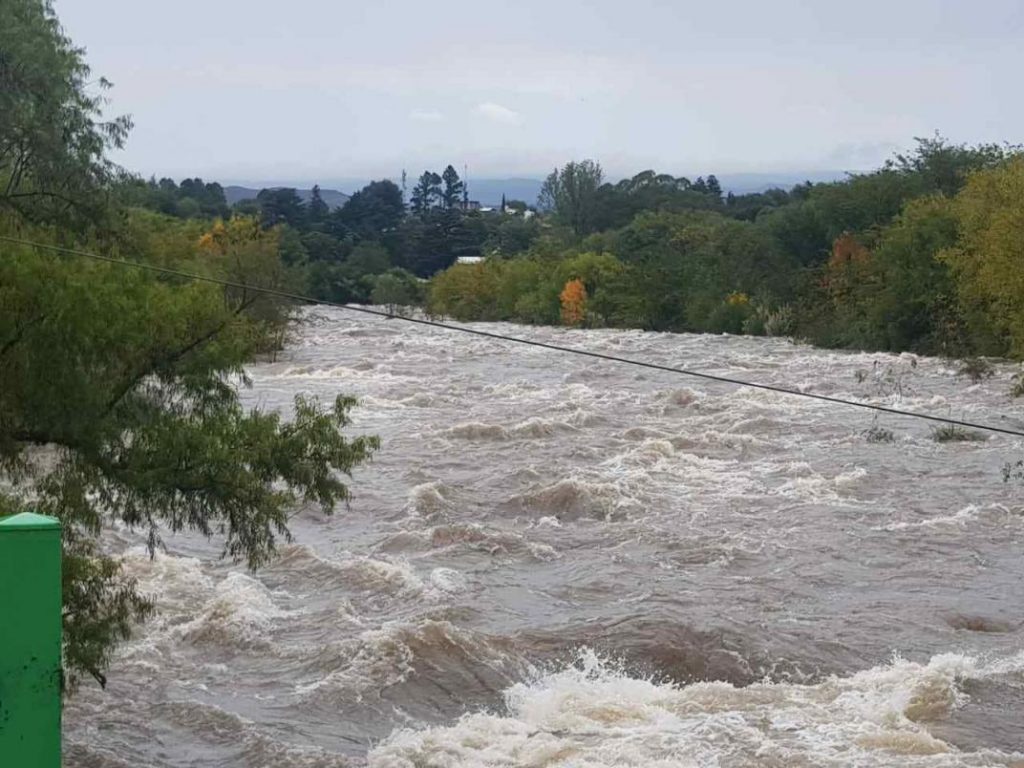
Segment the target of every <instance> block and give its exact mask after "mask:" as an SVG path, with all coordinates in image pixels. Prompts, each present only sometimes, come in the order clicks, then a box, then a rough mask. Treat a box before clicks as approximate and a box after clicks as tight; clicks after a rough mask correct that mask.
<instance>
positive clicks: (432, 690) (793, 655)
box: [65, 309, 1024, 768]
mask: <svg viewBox="0 0 1024 768" xmlns="http://www.w3.org/2000/svg"><path fill="white" fill-rule="evenodd" d="M304 320H305V321H304V324H303V325H301V326H300V327H299V328H298V329H297V331H296V335H295V338H294V339H293V340H292V342H291V343H290V345H289V347H288V349H287V350H286V352H285V353H284V354H283V355H281V356H280V358H279V359H278V360H277V361H276V362H273V363H262V364H258V365H253V366H251V368H250V369H249V374H250V376H251V379H252V387H251V389H248V390H246V391H245V394H244V398H245V400H246V402H247V403H248V404H249V405H253V406H256V405H258V406H260V407H263V408H280V409H282V410H285V411H287V410H288V409H289V408H290V404H291V403H292V401H293V398H294V396H295V395H296V394H299V393H311V394H315V395H319V396H320V397H321V398H324V399H333V398H334V397H335V396H336V395H337V394H339V393H350V394H353V395H355V396H357V397H359V399H360V406H359V408H358V409H357V410H356V411H355V412H354V424H353V426H352V431H353V433H372V434H377V435H380V437H381V439H382V442H383V446H382V449H381V451H380V452H379V454H378V455H377V457H376V458H375V460H374V461H373V462H372V463H371V464H369V465H367V466H365V467H362V468H360V469H358V470H357V471H356V474H355V477H354V479H353V490H354V494H355V498H354V499H353V501H352V503H351V506H350V508H349V509H339V510H338V511H337V514H336V515H334V516H333V517H325V516H323V515H322V514H320V513H319V512H318V511H317V510H315V509H299V510H296V514H295V517H294V519H293V521H292V523H293V524H292V530H293V533H294V534H295V540H294V542H293V543H291V544H287V545H284V546H282V547H281V551H280V557H279V559H278V560H277V561H276V562H274V563H273V564H272V565H270V566H268V567H266V568H264V569H262V570H261V571H259V572H257V573H255V574H254V573H250V572H248V571H246V570H245V568H244V567H239V566H233V565H231V564H230V563H227V562H224V561H221V560H219V559H218V557H219V554H220V550H219V547H218V546H217V544H216V542H207V541H205V540H203V539H201V538H197V537H191V536H176V537H169V538H168V539H167V544H168V552H167V553H166V554H159V555H158V556H157V557H156V558H155V559H152V560H151V559H150V558H149V557H148V556H147V554H146V553H145V550H144V548H143V546H142V541H143V539H142V537H141V536H137V535H135V534H133V533H131V532H129V531H123V530H118V531H111V532H110V540H111V542H112V546H113V547H115V548H118V549H119V550H121V551H123V552H124V554H125V557H126V562H127V568H128V569H129V571H130V572H131V573H132V574H133V575H134V576H136V577H137V578H138V579H139V581H140V583H141V585H142V587H143V589H144V591H146V592H148V593H150V594H152V595H153V596H154V597H155V599H156V603H157V606H158V610H159V614H158V615H157V616H156V617H155V618H154V619H153V620H152V621H151V622H150V623H148V624H147V625H146V626H145V627H144V628H143V629H142V630H141V631H140V632H139V633H138V635H137V637H135V638H134V639H133V640H132V641H131V642H129V643H127V644H126V645H125V646H124V647H123V648H122V650H121V651H120V652H119V655H118V658H117V661H116V663H115V664H114V666H113V668H112V669H111V671H110V675H109V678H110V683H109V686H108V688H107V690H106V691H100V690H99V689H97V688H96V687H95V686H90V685H85V686H83V689H82V691H81V692H80V693H79V695H78V696H76V697H75V698H74V699H73V700H72V701H71V703H70V704H69V706H68V707H67V709H66V712H65V740H66V749H65V751H66V754H67V758H66V762H67V764H68V765H71V766H86V767H88V768H101V767H102V768H145V767H147V766H150V767H152V768H170V767H172V766H173V767H174V768H184V767H185V766H216V767H224V768H227V767H228V766H231V767H238V768H249V767H250V766H259V767H262V766H268V767H274V768H276V767H277V766H282V767H284V768H291V767H297V766H309V767H315V768H335V767H336V766H365V765H369V766H372V767H373V768H414V767H415V768H428V767H429V768H441V767H442V766H443V767H445V768H470V767H476V766H484V767H486V766H503V767H510V766H535V767H537V768H539V767H540V766H550V767H552V768H555V767H561V768H568V767H570V766H571V767H573V768H576V767H580V768H583V767H586V768H591V767H593V768H598V767H599V766H637V767H638V768H639V767H641V766H642V767H644V768H669V767H673V768H674V767H676V766H716V767H720V768H741V767H746V766H751V767H754V766H757V767H762V766H768V767H772V766H778V767H779V768H782V767H784V766H785V767H787V768H788V767H790V766H807V767H811V766H815V767H817V766H859V767H863V768H868V767H871V766H927V767H928V768H933V767H934V768H939V767H942V768H945V767H946V766H1024V551H1022V544H1024V492H1022V491H1024V486H1021V485H1020V484H1018V485H1016V486H1015V485H1012V484H1011V485H1004V483H1003V482H1002V477H1001V472H1000V470H1001V467H1002V465H1003V464H1004V463H1005V462H1006V461H1007V460H1010V459H1016V458H1019V457H1021V456H1022V455H1024V441H1021V440H1019V439H1015V438H1011V437H1007V436H991V437H988V438H986V439H984V440H982V441H977V442H959V443H939V442H936V441H935V440H933V439H932V437H931V434H932V429H933V428H932V426H930V425H929V424H928V423H926V422H923V421H919V420H908V419H899V418H896V417H890V416H885V417H881V418H879V419H878V420H877V421H876V420H875V419H874V418H873V417H872V415H871V414H870V413H868V412H865V411H860V410H857V409H852V408H841V407H837V406H831V405H829V404H827V403H822V402H816V401H811V400H803V399H797V398H794V397H788V396H784V395H777V394H772V393H769V392H764V391H758V390H753V389H749V388H746V389H744V388H736V387H730V386H727V385H721V384H714V383H709V382H703V381H699V380H694V379H687V378H683V377H680V376H675V375H672V374H669V373H659V372H655V371H650V370H643V369H639V368H634V367H630V366H625V365H621V364H616V363H610V362H602V361H598V360H588V359H585V358H577V357H572V356H568V355H563V354H558V353H555V352H551V351H547V350H543V349H535V348H528V347H519V346H512V345H509V344H506V343H503V342H499V341H496V340H490V339H484V338H475V337H471V336H465V335H460V334H455V333H452V332H446V331H442V330H435V329H424V328H418V327H414V326H411V325H408V324H405V323H401V322H399V321H389V320H384V319H376V318H372V317H366V316H360V315H354V314H348V313H345V312H343V311H340V310H324V309H316V310H310V311H308V312H307V313H306V314H305V315H304ZM479 327H482V328H484V329H486V330H492V331H499V332H508V333H513V334H516V335H521V336H525V337H528V338H531V339H537V340H542V341H546V342H552V343H558V344H565V345H570V346H573V345H575V346H580V347H586V348H588V349H593V350H596V351H600V352H603V353H607V354H615V355H623V356H627V357H634V358H638V359H642V360H647V361H651V362H657V363H661V364H666V365H672V366H685V367H689V368H694V369H699V370H703V371H707V372H711V373H716V374H722V375H731V376H737V377H740V378H749V379H752V380H755V379H756V380H759V381H764V382H769V383H773V384H779V385H784V386H791V387H795V388H800V389H803V390H806V391H810V392H817V393H822V394H828V395H834V396H839V397H852V398H860V399H866V400H870V401H872V402H877V403H883V404H895V405H898V406H899V407H903V408H907V409H911V410H920V411H924V412H928V413H932V414H937V415H943V416H953V417H957V418H966V419H968V420H972V421H983V422H990V423H993V424H999V425H1004V426H1011V427H1015V428H1021V427H1024V409H1022V408H1021V406H1020V404H1019V403H1015V402H1014V401H1012V400H1011V399H1010V398H1009V396H1008V394H1007V393H1008V389H1009V375H1010V373H1011V369H1010V368H1009V367H1005V366H1004V367H1001V368H1000V371H999V373H998V375H997V376H996V377H995V378H993V379H990V380H988V381H985V382H983V383H981V384H978V385H972V384H970V382H968V381H965V380H964V379H958V378H957V377H956V376H955V366H952V365H951V364H950V363H948V362H945V361H940V360H935V359H928V358H915V357H912V356H909V355H903V356H892V355H882V354H847V353H840V352H832V351H824V350H817V349H812V348H809V347H805V346H798V345H795V344H792V343H790V342H788V341H785V340H779V339H755V338H741V337H716V336H696V335H672V334H652V333H643V332H639V331H617V330H594V331H575V330H564V329H556V328H523V327H516V326H509V325H502V324H486V325H481V326H479ZM872 427H875V428H876V431H878V430H880V429H888V430H891V431H892V441H891V442H889V441H880V442H872V441H869V440H868V439H867V438H866V435H865V433H866V432H867V431H868V430H869V429H871V428H872Z"/></svg>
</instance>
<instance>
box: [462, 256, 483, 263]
mask: <svg viewBox="0 0 1024 768" xmlns="http://www.w3.org/2000/svg"><path fill="white" fill-rule="evenodd" d="M483 260H484V257H483V256H459V258H457V259H456V260H455V263H456V264H479V263H480V262H481V261H483Z"/></svg>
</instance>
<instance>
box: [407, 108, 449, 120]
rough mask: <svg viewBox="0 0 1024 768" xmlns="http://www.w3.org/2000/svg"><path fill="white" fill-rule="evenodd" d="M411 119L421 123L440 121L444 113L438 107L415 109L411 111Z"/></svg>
mask: <svg viewBox="0 0 1024 768" xmlns="http://www.w3.org/2000/svg"><path fill="white" fill-rule="evenodd" d="M409 119H410V120H415V121H417V122H420V123H440V122H441V121H442V120H444V115H442V114H441V113H440V112H438V111H437V110H436V109H414V110H413V111H412V112H410V113H409Z"/></svg>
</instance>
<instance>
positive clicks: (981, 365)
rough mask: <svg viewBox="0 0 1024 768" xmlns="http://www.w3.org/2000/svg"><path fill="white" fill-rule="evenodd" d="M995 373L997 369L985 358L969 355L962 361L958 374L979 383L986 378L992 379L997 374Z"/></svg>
mask: <svg viewBox="0 0 1024 768" xmlns="http://www.w3.org/2000/svg"><path fill="white" fill-rule="evenodd" d="M995 373H996V369H995V368H994V367H993V366H992V363H990V362H989V361H988V360H986V359H985V358H983V357H969V358H967V359H966V360H961V361H960V368H959V370H957V372H956V375H957V376H965V377H967V378H969V379H970V380H971V381H972V382H973V383H975V384H979V383H980V382H982V381H984V380H985V379H991V378H992V377H993V376H995Z"/></svg>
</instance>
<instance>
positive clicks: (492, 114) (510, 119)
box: [476, 101, 523, 125]
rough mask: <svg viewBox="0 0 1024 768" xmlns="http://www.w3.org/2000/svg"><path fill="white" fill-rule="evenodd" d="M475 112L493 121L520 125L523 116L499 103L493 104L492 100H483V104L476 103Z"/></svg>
mask: <svg viewBox="0 0 1024 768" xmlns="http://www.w3.org/2000/svg"><path fill="white" fill-rule="evenodd" d="M476 113H477V114H478V115H480V116H481V117H486V118H487V119H488V120H491V121H493V122H495V123H505V124H506V125H520V124H521V123H522V122H523V116H522V115H520V114H519V113H518V112H516V111H514V110H511V109H509V108H508V107H503V106H501V104H495V103H494V102H493V101H485V102H484V103H483V104H478V105H477V108H476Z"/></svg>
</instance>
